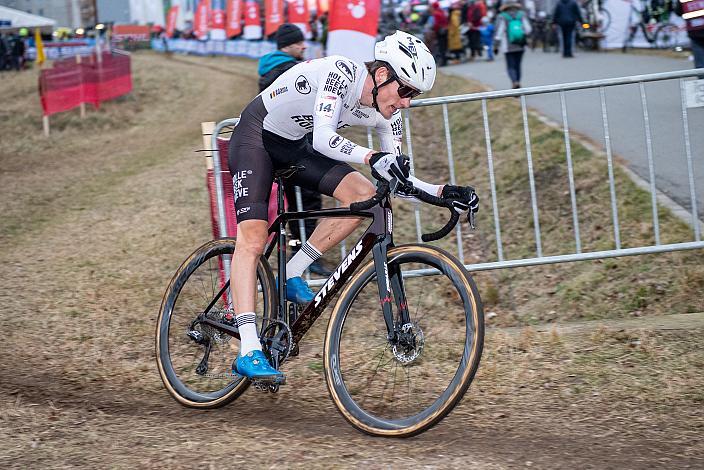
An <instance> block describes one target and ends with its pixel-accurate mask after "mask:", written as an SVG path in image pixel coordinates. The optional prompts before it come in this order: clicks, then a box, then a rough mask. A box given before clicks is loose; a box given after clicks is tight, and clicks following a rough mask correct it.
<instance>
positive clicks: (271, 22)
mask: <svg viewBox="0 0 704 470" xmlns="http://www.w3.org/2000/svg"><path fill="white" fill-rule="evenodd" d="M264 12H265V13H264V14H265V15H266V17H265V19H264V36H266V37H269V36H270V35H272V34H274V33H275V32H276V30H277V29H279V26H281V25H282V24H283V22H284V0H264Z"/></svg>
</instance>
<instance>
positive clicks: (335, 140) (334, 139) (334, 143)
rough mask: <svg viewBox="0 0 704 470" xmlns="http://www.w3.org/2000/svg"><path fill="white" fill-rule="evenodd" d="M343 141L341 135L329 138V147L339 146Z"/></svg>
mask: <svg viewBox="0 0 704 470" xmlns="http://www.w3.org/2000/svg"><path fill="white" fill-rule="evenodd" d="M343 140H345V138H344V137H342V136H341V135H334V136H332V137H330V142H329V143H330V147H331V148H335V147H337V146H339V145H340V144H341V143H342V141H343Z"/></svg>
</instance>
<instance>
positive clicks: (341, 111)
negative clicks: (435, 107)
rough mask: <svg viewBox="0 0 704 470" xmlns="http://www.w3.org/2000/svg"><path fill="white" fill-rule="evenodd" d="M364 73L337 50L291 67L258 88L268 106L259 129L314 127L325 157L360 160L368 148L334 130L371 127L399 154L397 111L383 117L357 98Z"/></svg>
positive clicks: (291, 132) (298, 131) (284, 132)
mask: <svg viewBox="0 0 704 470" xmlns="http://www.w3.org/2000/svg"><path fill="white" fill-rule="evenodd" d="M367 75H368V73H367V69H366V67H364V66H363V65H359V64H357V63H355V62H353V61H351V60H349V59H347V58H345V57H342V56H339V55H334V56H329V57H325V58H322V59H314V60H308V61H306V62H301V63H300V64H297V65H295V66H293V67H291V68H290V69H289V70H287V71H286V72H284V73H283V74H282V75H281V76H280V77H278V78H277V79H276V80H275V81H274V83H272V84H271V85H270V86H269V87H268V88H266V89H265V90H264V91H262V92H261V93H260V96H261V97H262V101H263V103H264V107H265V108H266V110H267V115H266V117H265V118H264V129H266V130H267V131H270V132H273V133H274V134H277V135H279V136H281V137H284V138H286V139H290V140H298V139H301V138H302V137H304V136H305V135H306V134H308V133H310V132H313V148H314V149H315V150H317V151H318V152H320V153H322V154H323V155H325V156H326V157H330V158H332V159H335V160H341V161H345V162H351V163H364V157H365V156H366V155H367V154H368V153H369V152H370V151H372V149H370V148H367V147H363V146H361V145H357V144H355V143H354V142H352V141H350V140H348V139H346V138H344V137H342V136H341V135H340V134H338V133H337V130H338V129H344V128H345V127H349V126H367V127H373V128H375V129H376V132H377V135H378V137H379V143H380V148H381V150H382V151H384V152H390V153H396V154H400V153H401V136H402V134H403V123H402V119H401V112H400V111H396V113H394V115H393V116H392V117H391V119H389V120H387V119H385V118H384V116H382V115H381V113H379V112H378V111H377V110H376V109H374V108H371V107H367V106H363V105H362V104H360V102H359V99H360V97H361V96H362V88H363V87H364V81H365V79H366V77H367ZM308 113H310V114H308Z"/></svg>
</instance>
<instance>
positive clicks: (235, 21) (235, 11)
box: [225, 0, 242, 38]
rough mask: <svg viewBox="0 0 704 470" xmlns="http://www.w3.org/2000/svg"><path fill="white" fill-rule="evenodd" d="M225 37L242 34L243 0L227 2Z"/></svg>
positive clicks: (229, 0) (228, 0)
mask: <svg viewBox="0 0 704 470" xmlns="http://www.w3.org/2000/svg"><path fill="white" fill-rule="evenodd" d="M226 18H227V22H226V24H225V35H226V36H227V37H228V38H231V37H233V36H239V35H240V34H242V0H227V15H226Z"/></svg>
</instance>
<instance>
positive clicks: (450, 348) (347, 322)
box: [324, 245, 484, 437]
mask: <svg viewBox="0 0 704 470" xmlns="http://www.w3.org/2000/svg"><path fill="white" fill-rule="evenodd" d="M419 270H426V271H425V272H426V274H427V273H428V272H432V273H433V274H432V275H430V276H429V277H417V274H418V271H419ZM388 271H389V275H390V276H391V277H392V279H393V277H394V276H395V274H396V273H401V274H402V275H403V279H404V280H403V284H404V289H403V290H404V291H405V301H406V303H407V311H408V313H409V317H410V318H409V320H410V321H406V320H403V321H402V320H401V319H400V314H399V313H398V311H396V312H395V313H394V315H395V316H396V317H397V318H395V319H394V322H395V324H396V328H395V330H396V334H395V338H393V339H391V338H389V337H388V336H389V335H388V333H387V328H386V323H385V321H384V318H383V315H382V312H381V309H380V308H379V293H378V287H377V282H376V271H375V269H374V264H373V261H372V262H370V263H368V264H367V265H366V266H365V267H364V268H362V269H361V270H360V271H358V272H357V273H356V274H355V275H354V277H353V278H352V279H351V281H350V282H349V283H348V284H347V286H346V288H345V289H344V290H343V291H342V293H341V294H340V300H339V301H338V303H337V305H335V308H334V309H333V312H332V316H331V318H330V323H329V325H328V329H327V336H326V340H325V351H324V358H325V378H326V381H327V385H328V389H329V390H330V394H331V396H332V399H333V401H334V402H335V404H336V405H337V407H338V409H339V410H340V412H341V413H342V415H343V416H344V417H345V419H347V420H348V421H349V422H350V423H351V424H352V425H353V426H355V427H356V428H357V429H359V430H361V431H363V432H366V433H368V434H372V435H377V436H390V437H408V436H413V435H415V434H418V433H421V432H423V431H425V430H427V429H429V428H430V427H432V426H433V425H434V424H436V423H437V422H438V421H440V420H441V419H442V418H443V417H444V416H445V415H447V414H448V413H449V412H450V411H451V410H452V409H453V408H454V407H455V405H456V404H457V403H458V402H459V400H460V399H461V398H462V396H463V395H464V393H465V391H466V390H467V388H468V387H469V385H470V383H471V382H472V379H473V378H474V374H475V373H476V371H477V368H478V367H479V360H480V357H481V353H482V346H483V341H484V315H483V310H482V304H481V300H480V298H479V293H478V291H477V288H476V286H475V284H474V281H473V280H472V278H471V276H470V275H469V273H468V272H467V270H466V269H465V268H464V266H462V264H461V263H460V262H459V261H458V260H457V259H456V258H454V257H453V256H452V255H450V254H448V253H447V252H445V251H442V250H440V249H437V248H435V247H432V246H427V245H407V246H400V247H396V248H392V249H390V250H389V253H388ZM414 276H416V277H414ZM394 296H395V297H399V295H398V294H397V293H394ZM396 301H397V299H393V301H392V305H397V303H396ZM396 310H398V309H396ZM407 320H408V319H407Z"/></svg>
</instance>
